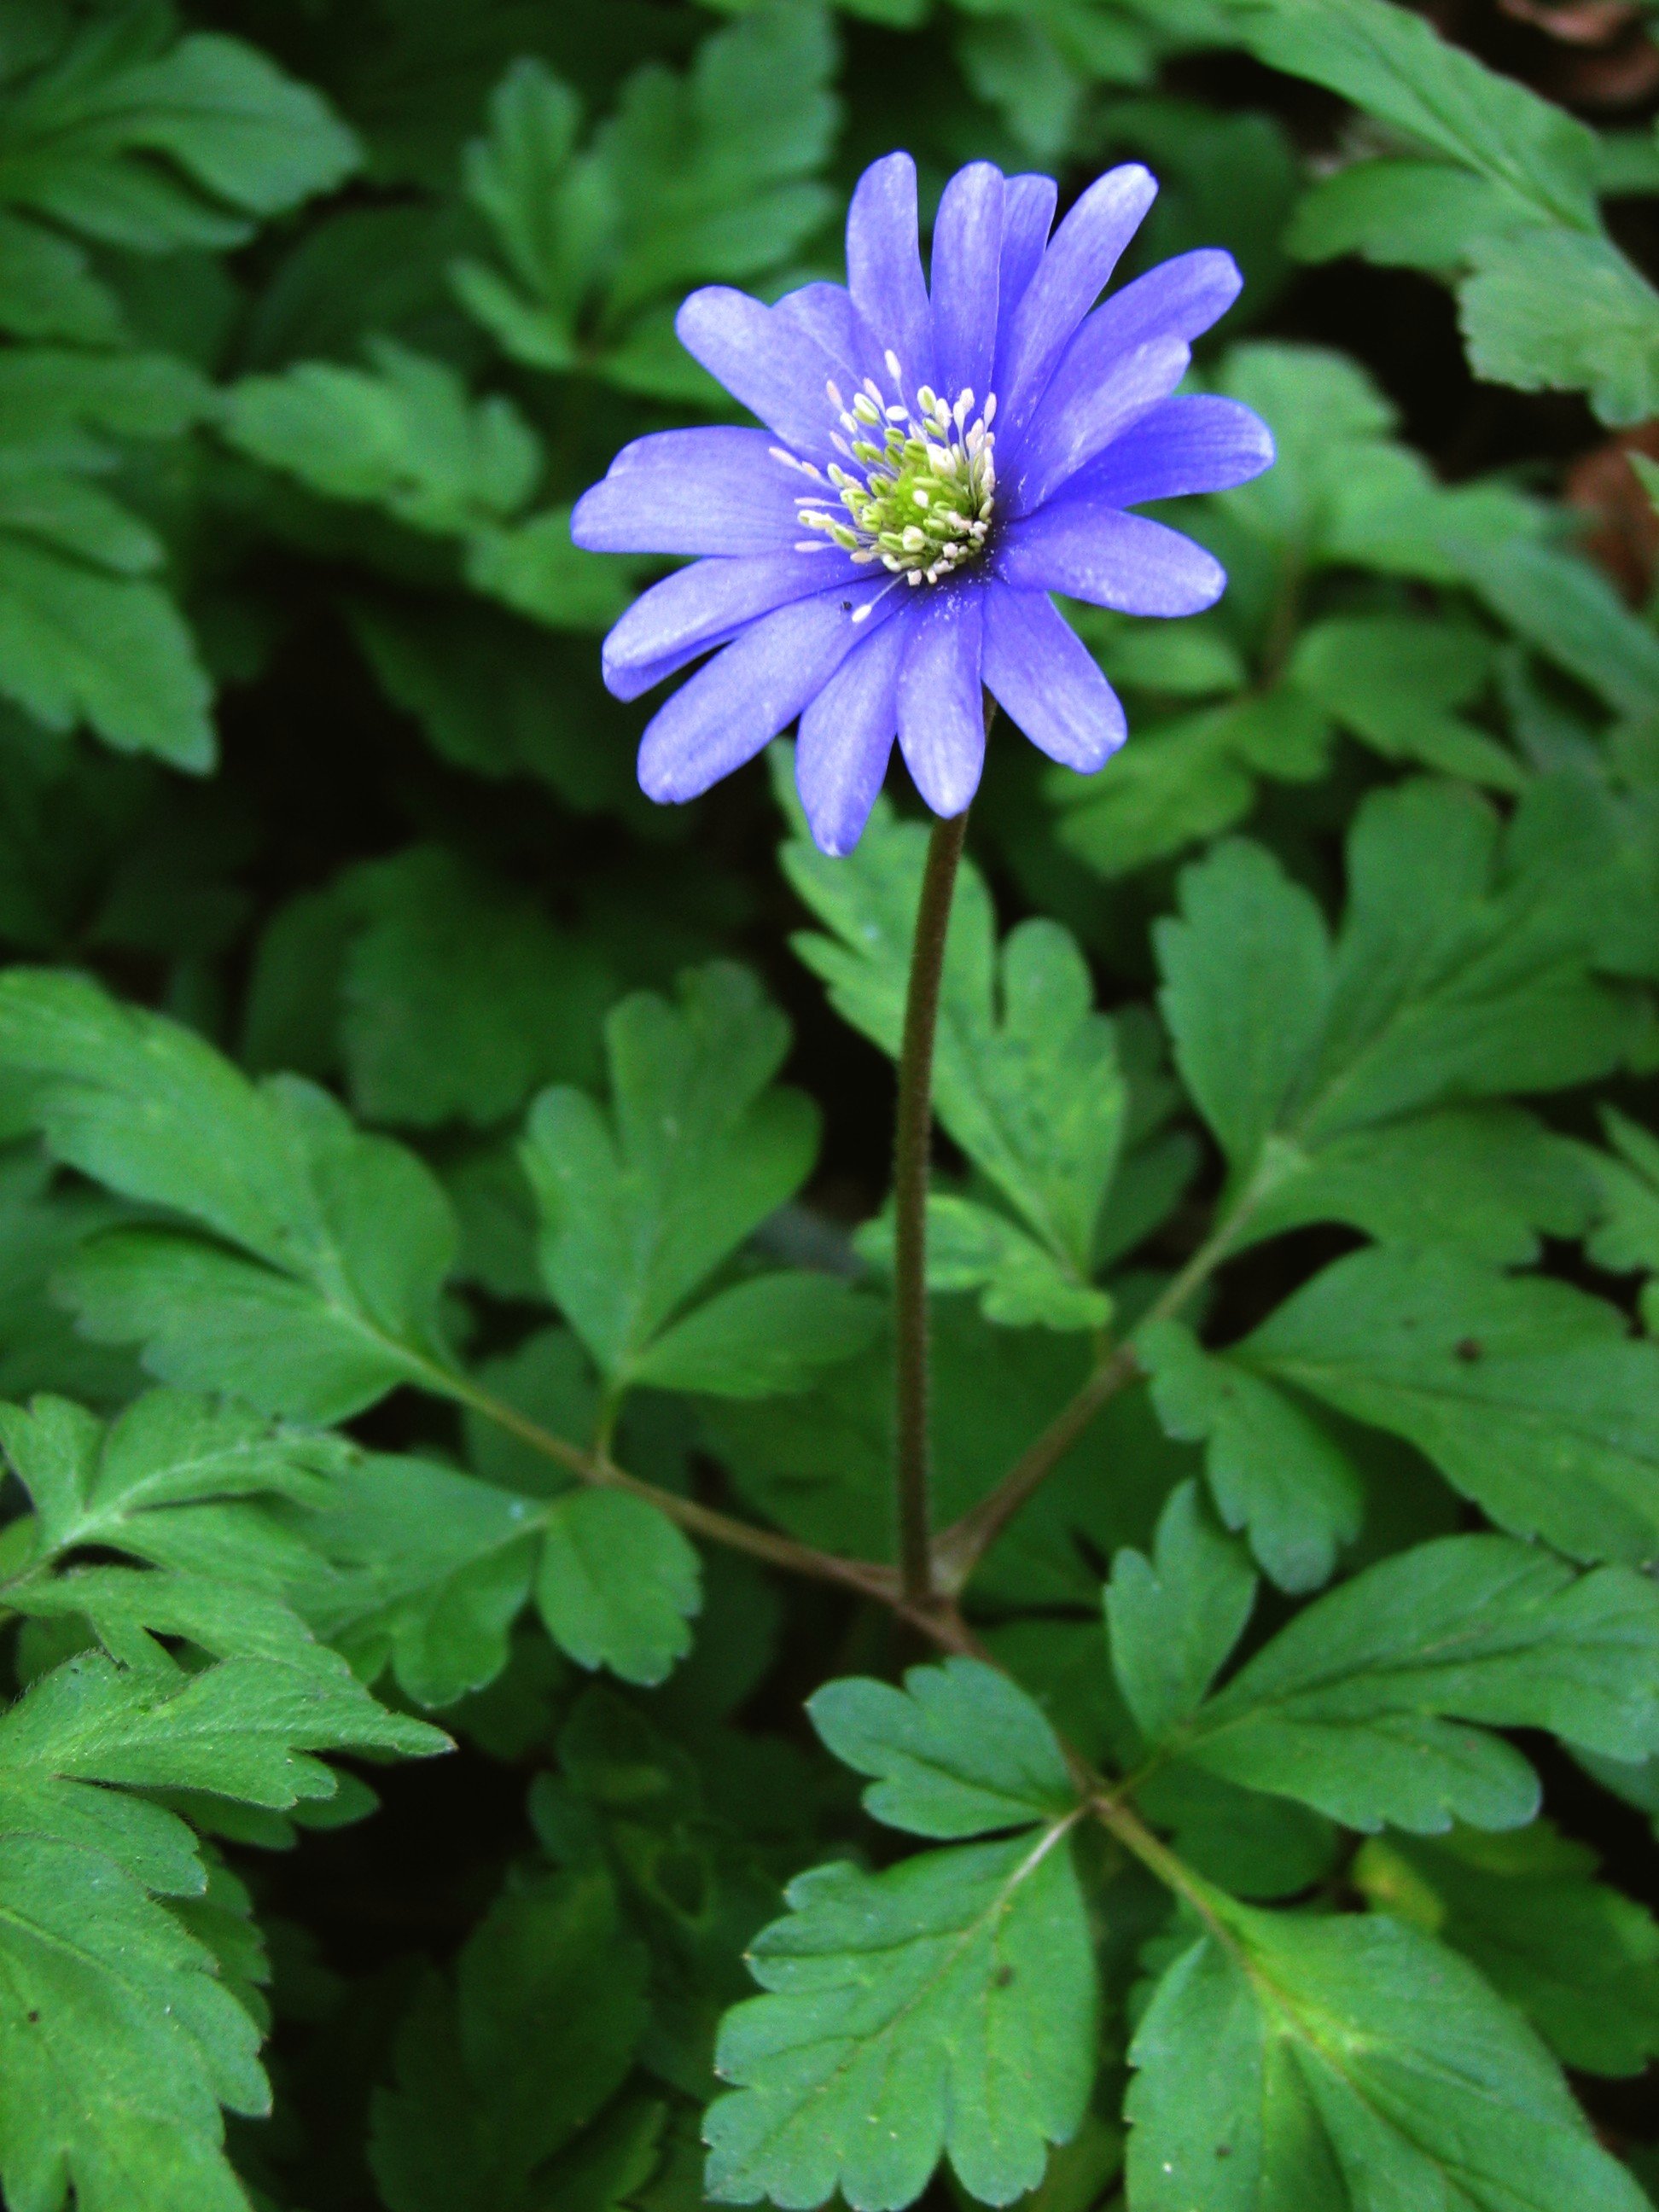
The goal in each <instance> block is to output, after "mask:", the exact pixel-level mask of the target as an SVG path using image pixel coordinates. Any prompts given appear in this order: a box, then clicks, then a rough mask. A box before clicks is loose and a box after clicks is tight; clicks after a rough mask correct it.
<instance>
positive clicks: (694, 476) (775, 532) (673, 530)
mask: <svg viewBox="0 0 1659 2212" xmlns="http://www.w3.org/2000/svg"><path fill="white" fill-rule="evenodd" d="M773 444H774V441H773V438H772V435H771V433H770V432H769V431H766V430H726V429H720V430H659V431H657V432H655V433H653V435H652V436H650V437H648V438H635V441H634V442H633V444H632V445H631V446H624V447H623V449H622V451H621V453H618V454H617V458H616V459H615V460H614V461H612V462H611V466H610V468H609V469H608V470H607V471H605V480H604V482H603V483H596V484H595V485H594V486H593V488H592V490H591V491H586V492H584V493H583V494H582V495H581V497H580V499H579V500H578V501H576V510H575V513H574V514H573V515H572V516H571V518H570V537H571V541H572V543H573V544H577V545H580V546H584V547H585V548H586V550H587V551H588V552H590V553H769V552H775V551H779V550H781V549H783V548H784V547H786V546H789V545H793V543H794V541H795V540H796V538H799V536H800V534H801V526H800V520H799V516H798V515H797V513H796V512H795V501H796V500H797V498H798V497H799V495H800V494H801V493H802V492H804V491H806V490H808V489H811V487H810V486H809V485H808V483H807V482H806V479H805V477H802V476H801V475H800V474H799V471H796V470H793V469H791V468H788V467H786V466H785V465H784V464H783V463H782V462H781V461H779V460H777V459H774V457H773V453H772V447H773Z"/></svg>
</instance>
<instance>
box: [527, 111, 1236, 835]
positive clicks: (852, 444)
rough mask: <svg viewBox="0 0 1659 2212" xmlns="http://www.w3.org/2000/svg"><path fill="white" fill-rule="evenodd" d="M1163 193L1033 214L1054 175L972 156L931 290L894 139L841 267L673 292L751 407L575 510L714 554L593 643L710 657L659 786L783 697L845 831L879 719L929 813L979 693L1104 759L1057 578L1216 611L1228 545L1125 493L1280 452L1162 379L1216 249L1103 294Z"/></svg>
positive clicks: (659, 544)
mask: <svg viewBox="0 0 1659 2212" xmlns="http://www.w3.org/2000/svg"><path fill="white" fill-rule="evenodd" d="M1157 189H1158V188H1157V185H1155V183H1154V182H1153V180H1152V177H1151V176H1150V175H1149V174H1148V173H1147V172H1146V170H1145V169H1143V168H1141V167H1139V166H1138V165H1136V164H1134V163H1129V164H1127V165H1126V166H1125V167H1121V168H1117V169H1113V170H1110V171H1109V172H1108V173H1107V174H1106V175H1105V176H1103V177H1102V178H1100V179H1098V181H1097V183H1095V184H1094V185H1091V187H1090V189H1089V190H1088V191H1086V192H1085V193H1084V195H1083V197H1081V198H1080V199H1079V201H1078V203H1077V204H1076V205H1075V206H1074V207H1073V209H1072V210H1071V211H1070V213H1069V214H1068V215H1067V216H1066V219H1065V221H1064V222H1062V223H1061V224H1060V227H1059V228H1058V229H1056V230H1055V231H1054V233H1053V235H1052V236H1050V234H1049V230H1050V225H1051V224H1052V222H1053V220H1054V204H1055V198H1056V193H1055V188H1054V184H1053V182H1052V180H1051V179H1048V178H1047V177H1036V176H1030V177H1004V176H1003V174H1002V173H1001V172H1000V170H998V169H996V168H994V167H992V166H991V164H990V163H989V162H987V161H976V162H975V163H973V164H972V165H971V166H970V167H968V168H965V169H963V170H960V171H958V172H957V175H956V176H954V177H953V178H952V179H951V182H950V183H949V185H946V187H945V196H944V197H943V199H942V200H941V202H940V204H939V218H938V222H937V223H936V224H935V227H934V231H933V269H932V279H933V281H932V289H931V292H930V289H929V287H928V284H927V281H926V280H925V279H924V277H923V275H922V267H921V253H920V251H919V248H918V245H917V225H916V174H915V164H914V163H913V162H912V161H911V160H910V157H909V156H908V155H907V154H890V155H888V156H887V157H886V158H885V159H884V161H878V162H876V163H875V164H874V165H873V167H871V168H869V169H867V170H866V172H865V173H864V175H863V177H862V178H861V179H860V181H859V185H858V189H857V191H855V192H854V196H853V204H852V209H851V211H850V213H849V215H848V224H847V267H848V283H847V285H846V286H845V287H844V288H843V287H842V286H841V285H839V284H808V285H806V286H805V288H804V289H802V290H800V291H798V292H792V293H790V294H789V295H787V297H786V298H784V299H782V300H780V301H778V303H777V305H776V306H775V307H764V306H763V305H762V304H761V303H760V302H759V301H757V300H751V299H750V298H748V297H747V296H746V295H744V294H743V293H741V292H734V291H732V290H729V289H726V287H724V286H712V287H710V288H709V289H706V290H704V291H701V292H695V293H693V294H692V295H691V297H690V299H689V300H687V301H686V302H685V304H684V307H682V308H681V310H680V313H679V319H678V331H679V335H680V339H681V342H682V343H684V346H685V347H686V349H687V350H688V351H689V352H690V353H691V354H693V355H694V356H696V359H697V360H698V361H700V362H702V365H703V367H704V368H707V369H708V370H709V371H710V373H711V374H714V376H716V377H718V378H719V379H720V382H721V383H722V384H723V385H724V386H726V389H727V391H728V392H731V393H732V396H733V397H734V398H737V399H738V400H740V401H741V402H742V403H743V404H744V406H745V407H746V408H748V409H749V410H750V412H751V413H752V414H753V415H755V416H757V417H758V419H759V421H760V422H762V423H763V424H764V425H765V426H766V427H765V428H763V429H735V428H733V429H703V430H670V431H665V432H663V433H661V434H659V435H656V436H653V437H647V438H641V439H638V440H636V441H635V443H634V444H632V445H630V446H628V447H624V449H623V452H622V453H619V454H618V455H617V459H615V461H614V462H613V463H612V464H611V470H610V473H609V474H608V475H607V476H606V477H605V481H604V482H603V483H599V484H596V485H595V486H594V487H593V489H592V490H591V491H589V492H588V493H587V494H586V495H585V496H584V498H583V499H582V500H581V501H580V502H579V503H578V505H577V507H576V511H575V516H574V520H573V523H572V526H571V534H572V536H573V537H574V539H575V541H576V543H577V544H579V545H583V546H586V547H588V548H590V549H592V550H595V551H600V552H613V553H622V552H629V553H666V554H690V555H696V556H701V557H699V558H698V559H696V561H695V562H694V565H693V566H691V567H690V568H683V569H680V570H679V571H678V573H677V574H673V575H671V576H670V577H668V578H667V579H666V580H665V581H664V582H662V583H659V584H657V585H655V586H653V588H652V589H651V590H650V591H648V592H645V593H644V594H643V596H642V597H641V599H638V600H637V601H636V602H635V605H633V606H632V607H631V608H630V609H629V611H628V613H627V614H626V615H624V616H623V619H622V620H621V621H620V622H619V623H617V626H616V628H615V629H613V630H612V631H611V635H610V636H609V637H608V638H607V639H606V641H605V682H606V683H607V684H609V686H610V688H611V690H612V691H613V692H615V693H616V694H617V696H618V697H619V698H623V699H633V698H637V697H639V696H641V693H643V692H645V691H647V690H650V689H651V688H652V686H653V685H654V684H659V683H661V682H662V681H663V680H664V678H666V677H670V676H672V675H675V674H677V673H678V671H680V670H681V669H683V668H685V667H687V666H688V665H690V663H691V662H692V661H694V660H697V659H701V658H702V656H703V655H704V654H706V653H713V655H714V657H713V658H712V659H709V660H708V662H707V663H706V665H704V666H702V668H700V669H699V670H698V671H697V672H696V674H695V675H694V676H693V677H692V678H691V679H690V682H689V683H687V684H684V685H682V687H681V688H680V690H678V691H677V692H676V693H674V695H673V696H671V698H670V699H669V700H668V702H666V704H665V706H663V707H662V708H660V709H659V712H658V713H657V714H656V715H655V716H654V717H653V720H652V721H651V723H650V724H649V726H647V730H646V732H645V738H644V742H643V743H642V744H641V748H640V781H641V785H642V786H643V787H644V788H645V790H646V792H647V793H648V794H649V795H650V797H652V798H653V799H662V800H681V799H695V798H696V796H697V794H698V793H701V792H703V791H706V790H708V787H709V786H710V785H711V784H713V783H715V782H717V781H719V780H720V777H722V776H725V775H730V774H731V773H732V770H733V769H737V768H740V767H741V766H742V765H743V763H744V762H745V761H747V760H750V759H751V758H752V757H753V756H754V755H755V754H756V753H757V752H759V751H760V750H761V749H762V747H763V745H765V744H767V743H768V741H769V739H770V738H774V737H775V736H776V735H777V733H778V732H779V731H780V730H782V729H785V728H787V726H788V725H789V724H790V723H791V722H793V720H795V718H796V717H797V716H798V715H799V718H800V743H799V747H798V749H797V752H796V775H797V778H798V780H799V786H800V795H801V800H802V804H803V805H804V806H805V811H806V817H807V820H808V821H809V823H811V829H812V834H813V836H814V837H815V838H816V839H817V842H818V844H819V845H820V846H821V847H822V848H823V850H824V851H825V852H826V853H847V852H850V851H851V849H852V848H853V847H854V845H855V844H856V843H857V842H858V839H859V836H860V832H861V831H862V829H863V828H864V824H865V822H866V819H867V817H868V816H869V812H870V809H871V807H872V805H873V804H874V801H875V798H876V794H877V793H878V791H879V790H880V788H881V785H882V781H883V778H884V775H885V774H886V770H887V763H888V759H889V757H890V753H891V751H892V747H893V741H894V738H897V740H898V743H899V746H900V748H901V750H902V752H903V755H904V758H905V762H906V764H907V765H908V769H909V770H910V774H911V775H912V777H913V778H914V780H915V784H916V787H917V788H918V790H919V791H920V792H921V795H922V797H923V798H924V799H926V800H927V804H928V805H929V806H931V807H932V808H933V811H934V812H935V813H937V814H941V815H953V814H959V813H960V812H961V811H962V810H963V807H964V806H966V805H967V804H968V802H969V799H972V797H973V795H974V793H975V788H976V787H977V786H978V783H979V778H980V770H981V767H982V765H983V761H984V752H985V723H984V715H983V711H982V707H981V693H982V691H988V692H989V693H990V695H991V696H992V697H994V699H995V700H997V702H999V703H1000V706H1001V707H1002V708H1004V709H1005V710H1006V713H1007V714H1008V715H1009V717H1010V719H1011V720H1013V721H1014V722H1016V723H1018V726H1020V728H1021V729H1023V730H1024V732H1025V734H1026V736H1027V737H1028V738H1030V740H1031V742H1032V743H1033V744H1035V745H1036V746H1038V747H1039V748H1040V749H1041V750H1042V751H1043V752H1045V753H1047V754H1048V756H1049V757H1050V758H1051V759H1053V760H1056V761H1060V762H1062V763H1064V764H1065V765H1066V767H1068V768H1073V769H1078V770H1079V771H1081V772H1082V773H1084V774H1085V775H1087V774H1091V773H1092V772H1093V771H1094V770H1095V769H1098V768H1100V767H1102V766H1103V764H1104V763H1105V762H1106V761H1108V760H1109V758H1110V757H1111V756H1112V754H1113V753H1114V752H1115V751H1116V750H1117V748H1118V746H1119V745H1120V744H1122V742H1123V738H1124V736H1125V734H1126V726H1125V722H1124V718H1123V709H1122V708H1121V706H1120V704H1119V703H1118V700H1117V696H1116V694H1115V692H1114V691H1113V690H1112V688H1111V686H1110V684H1108V683H1107V681H1106V678H1104V676H1103V675H1102V674H1101V672H1100V670H1099V669H1098V668H1097V666H1096V665H1095V662H1094V661H1093V659H1091V656H1090V654H1089V653H1087V652H1086V651H1085V648H1084V647H1083V646H1082V644H1081V643H1080V642H1079V640H1078V638H1077V636H1076V635H1075V634H1074V633H1073V630H1072V629H1070V628H1069V627H1068V626H1067V624H1066V622H1065V620H1064V618H1063V617H1061V616H1060V613H1059V612H1058V611H1057V610H1056V609H1055V607H1054V604H1053V601H1052V599H1050V597H1049V594H1050V593H1051V592H1065V593H1066V594H1068V595H1070V596H1071V597H1072V598H1073V599H1085V600H1090V601H1092V602H1093V603H1094V604H1095V605H1098V606H1108V607H1116V608H1119V609H1121V611H1124V612H1125V613H1128V614H1141V615H1188V614H1195V613H1197V612H1198V611H1200V609H1201V608H1204V607H1207V606H1210V605H1212V604H1213V603H1214V601H1215V600H1216V599H1218V598H1219V596H1220V594H1221V592H1222V590H1223V588H1224V586H1225V582H1226V578H1225V574H1223V572H1222V570H1221V568H1220V567H1219V566H1218V563H1217V562H1215V561H1214V560H1213V559H1212V557H1211V556H1210V555H1209V554H1208V553H1207V552H1206V551H1205V550H1203V548H1202V547H1200V546H1198V545H1195V544H1194V543H1193V542H1192V540H1191V539H1190V538H1183V537H1182V536H1181V535H1180V534H1179V533H1178V532H1176V531H1173V530H1169V529H1166V528H1165V527H1164V526H1163V525H1162V524H1160V523H1157V522H1153V521H1151V520H1148V519H1147V518H1146V517H1145V516H1142V515H1136V514H1132V513H1128V512H1127V510H1128V509H1129V508H1131V507H1135V506H1138V505H1139V504H1140V503H1141V502H1142V501H1147V500H1158V499H1168V498H1171V497H1174V496H1176V495H1179V494H1182V493H1186V492H1201V491H1218V490H1221V489H1225V487H1227V486H1229V485H1231V484H1237V483H1245V482H1246V481H1248V479H1249V477H1254V476H1257V475H1259V474H1260V473H1261V471H1262V470H1263V469H1265V468H1267V466H1268V465H1270V464H1271V462H1272V460H1273V441H1272V439H1271V437H1270V436H1269V435H1268V433H1267V428H1266V426H1265V424H1263V423H1262V422H1261V421H1259V420H1258V418H1257V417H1256V416H1254V415H1253V414H1251V412H1250V411H1249V409H1248V408H1246V407H1242V406H1240V405H1238V404H1237V402H1236V401H1233V400H1229V399H1220V398H1209V397H1206V396H1202V395H1178V394H1177V393H1176V386H1177V385H1178V384H1179V383H1180V381H1181V379H1182V376H1183V374H1185V372H1186V368H1187V364H1188V358H1189V350H1188V349H1189V344H1190V341H1191V340H1192V339H1193V338H1194V337H1197V336H1198V335H1199V333H1200V331H1205V330H1207V329H1208V328H1209V326H1210V325H1211V324H1212V323H1213V322H1214V321H1215V320H1216V319H1217V318H1218V316H1220V315H1221V314H1223V313H1225V310H1226V309H1227V308H1228V307H1230V306H1231V303H1232V301H1233V300H1234V299H1235V298H1236V297H1237V294H1238V289H1239V283H1240V278H1239V275H1238V270H1237V267H1236V266H1235V264H1234V263H1233V260H1232V258H1231V255H1229V254H1226V253H1222V252H1212V251H1200V252H1193V253H1183V254H1182V255H1180V256H1178V257H1177V258H1176V259H1175V260H1173V261H1166V262H1164V263H1162V264H1160V265H1159V266H1158V267H1157V268H1155V269H1152V270H1149V271H1148V272H1147V273H1146V275H1145V276H1140V277H1138V278H1137V279H1136V280H1135V282H1134V283H1132V284H1128V285H1126V286H1125V287H1124V288H1123V289H1122V290H1121V291H1120V292H1117V293H1115V294H1114V295H1113V296H1112V297H1111V298H1110V299H1109V300H1108V301H1105V303H1104V304H1103V305H1101V306H1097V305H1096V301H1097V300H1098V299H1099V297H1100V295H1101V293H1102V291H1103V289H1104V287H1105V285H1106V283H1107V281H1108V279H1109V276H1111V273H1112V270H1113V268H1114V267H1115V264H1116V263H1117V261H1118V258H1119V257H1120V256H1121V253H1122V252H1123V250H1124V248H1125V247H1126V246H1127V244H1128V242H1129V240H1130V239H1131V238H1132V237H1133V235H1134V233H1135V231H1136V229H1137V228H1138V227H1139V223H1140V220H1141V218H1142V216H1144V215H1145V214H1146V210H1147V209H1148V208H1149V207H1150V206H1151V204H1152V197H1153V194H1154V193H1155V192H1156V191H1157Z"/></svg>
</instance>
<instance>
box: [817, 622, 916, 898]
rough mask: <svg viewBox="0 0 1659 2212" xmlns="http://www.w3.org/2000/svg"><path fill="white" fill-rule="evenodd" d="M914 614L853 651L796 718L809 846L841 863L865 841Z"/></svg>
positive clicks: (886, 625) (893, 729)
mask: <svg viewBox="0 0 1659 2212" xmlns="http://www.w3.org/2000/svg"><path fill="white" fill-rule="evenodd" d="M914 622H915V610H914V609H912V608H911V607H909V606H908V605H901V606H900V607H899V610H898V611H897V612H896V614H895V615H893V616H892V617H890V619H889V620H888V621H886V622H884V623H882V624H881V626H880V628H879V629H878V630H877V631H876V633H875V635H874V636H873V637H868V638H866V639H865V640H864V641H863V642H862V644H860V645H856V646H854V648H853V650H852V651H851V652H850V653H848V656H847V658H846V659H845V660H843V661H842V664H841V666H840V667H839V668H838V669H837V670H836V672H835V674H834V675H833V676H832V677H831V678H829V682H828V683H827V684H825V685H824V687H823V690H822V691H820V692H819V693H818V695H817V698H816V699H814V700H813V701H812V702H811V705H810V706H809V707H808V708H807V709H806V711H805V714H803V715H802V716H801V718H800V742H799V744H798V745H797V746H796V748H795V788H796V789H797V790H798V791H799V793H800V803H801V805H803V806H804V807H805V810H806V820H807V824H808V826H809V827H810V829H811V832H812V842H813V843H814V844H815V845H816V846H817V848H818V850H819V852H821V853H828V854H829V855H830V856H831V858H832V859H836V860H839V859H840V858H841V857H842V855H843V854H847V853H850V852H851V851H852V849H853V848H854V845H856V844H857V843H858V842H859V839H860V836H862V835H863V833H864V825H865V823H866V822H867V821H868V820H869V818H870V809H871V808H872V806H873V805H875V803H876V794H877V793H878V792H879V791H880V789H881V787H882V781H883V778H884V776H885V775H886V774H887V761H888V757H889V755H890V753H891V751H892V750H893V736H894V732H896V729H897V728H898V679H899V669H900V666H901V665H902V661H903V659H904V650H905V645H906V641H907V640H908V636H909V635H910V632H911V629H912V627H913V625H914Z"/></svg>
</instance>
